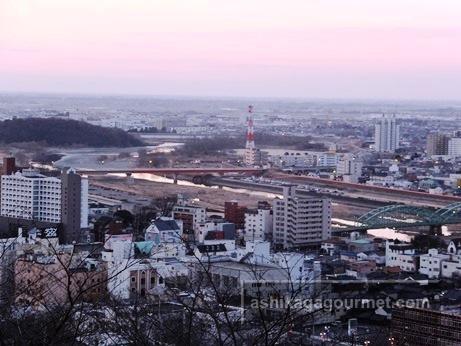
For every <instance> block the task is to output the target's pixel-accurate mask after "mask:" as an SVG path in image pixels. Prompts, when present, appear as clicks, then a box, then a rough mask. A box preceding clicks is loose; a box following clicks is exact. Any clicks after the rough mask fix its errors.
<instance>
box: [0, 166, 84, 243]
mask: <svg viewBox="0 0 461 346" xmlns="http://www.w3.org/2000/svg"><path fill="white" fill-rule="evenodd" d="M31 224H36V225H40V226H42V227H47V228H50V227H52V228H56V229H58V228H59V236H60V240H61V242H63V243H71V242H74V241H76V242H78V241H81V240H82V239H81V236H82V230H87V229H88V179H87V178H85V177H82V176H81V175H79V174H78V173H77V172H76V171H75V170H73V169H64V170H63V171H62V172H61V174H60V176H45V175H43V174H41V173H40V172H39V171H37V170H35V169H22V170H19V169H16V165H15V161H14V158H5V159H4V162H3V174H2V176H1V181H0V226H1V227H2V231H3V232H6V233H8V232H11V231H13V232H16V229H15V228H17V227H18V225H22V226H25V225H31Z"/></svg>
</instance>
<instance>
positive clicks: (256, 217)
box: [244, 206, 273, 241]
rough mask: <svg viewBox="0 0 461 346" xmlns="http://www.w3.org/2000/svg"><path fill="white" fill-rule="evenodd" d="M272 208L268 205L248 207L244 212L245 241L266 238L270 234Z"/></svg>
mask: <svg viewBox="0 0 461 346" xmlns="http://www.w3.org/2000/svg"><path fill="white" fill-rule="evenodd" d="M272 220H273V215H272V210H271V208H270V206H268V207H262V206H260V207H258V208H256V209H249V210H247V212H246V213H245V236H244V239H245V241H256V240H266V239H267V238H269V236H270V235H271V234H272Z"/></svg>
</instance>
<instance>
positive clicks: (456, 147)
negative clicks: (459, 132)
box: [448, 137, 461, 157]
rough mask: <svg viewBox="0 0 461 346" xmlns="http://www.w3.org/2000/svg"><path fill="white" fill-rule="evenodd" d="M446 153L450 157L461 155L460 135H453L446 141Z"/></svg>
mask: <svg viewBox="0 0 461 346" xmlns="http://www.w3.org/2000/svg"><path fill="white" fill-rule="evenodd" d="M448 155H449V156H451V157H460V156H461V137H453V138H450V140H449V141H448Z"/></svg>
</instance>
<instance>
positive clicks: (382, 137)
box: [375, 115, 400, 153]
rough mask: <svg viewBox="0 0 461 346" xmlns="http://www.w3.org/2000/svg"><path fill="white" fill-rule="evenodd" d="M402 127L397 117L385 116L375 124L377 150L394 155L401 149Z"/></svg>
mask: <svg viewBox="0 0 461 346" xmlns="http://www.w3.org/2000/svg"><path fill="white" fill-rule="evenodd" d="M399 140H400V125H397V119H396V118H395V115H393V116H392V117H389V116H387V117H386V116H384V115H383V117H382V118H381V119H379V120H378V121H377V122H376V124H375V150H376V151H378V152H388V153H393V152H394V151H395V150H396V149H397V148H398V147H399Z"/></svg>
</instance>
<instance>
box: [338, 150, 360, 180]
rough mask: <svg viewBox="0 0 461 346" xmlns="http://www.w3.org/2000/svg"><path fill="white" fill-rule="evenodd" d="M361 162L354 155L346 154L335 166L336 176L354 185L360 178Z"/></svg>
mask: <svg viewBox="0 0 461 346" xmlns="http://www.w3.org/2000/svg"><path fill="white" fill-rule="evenodd" d="M362 168H363V161H362V160H360V159H358V158H357V157H355V156H354V155H350V154H346V155H344V156H342V157H340V158H339V160H338V163H337V165H336V174H337V175H338V176H342V177H343V178H345V179H344V180H345V181H347V182H351V183H356V182H357V181H358V178H359V177H361V176H362Z"/></svg>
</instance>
